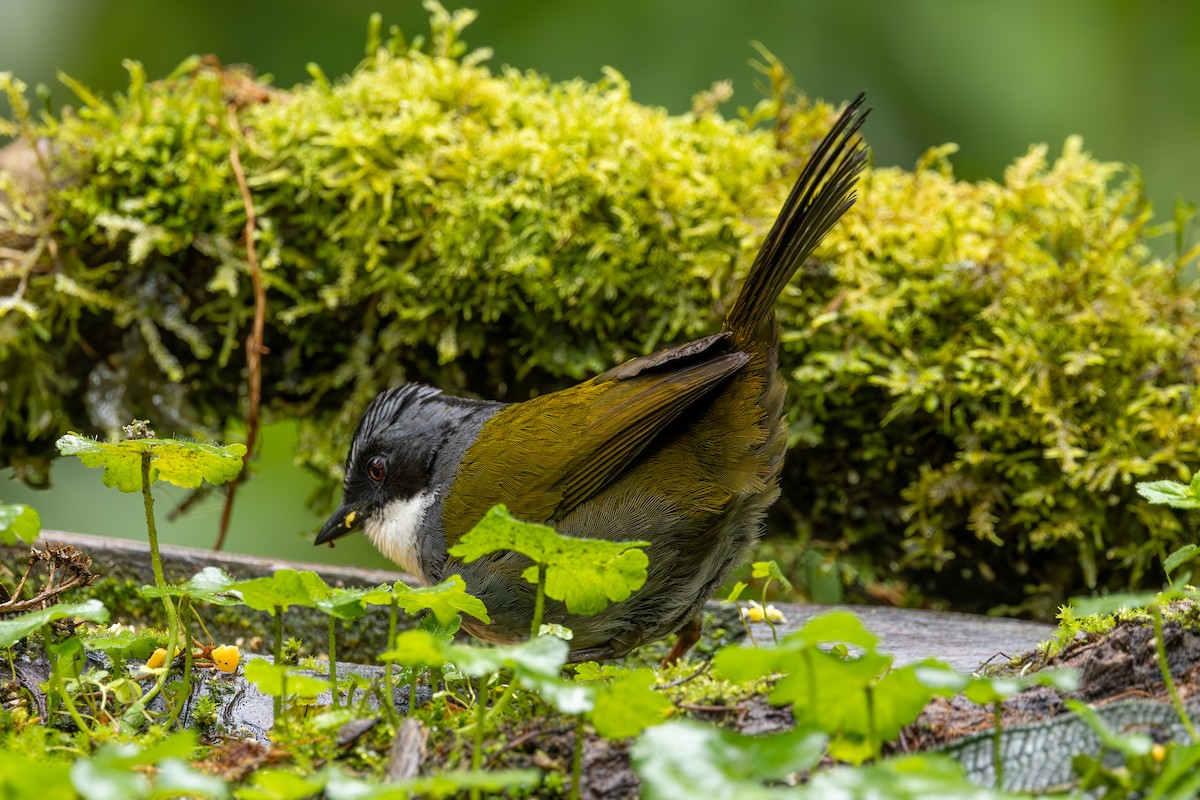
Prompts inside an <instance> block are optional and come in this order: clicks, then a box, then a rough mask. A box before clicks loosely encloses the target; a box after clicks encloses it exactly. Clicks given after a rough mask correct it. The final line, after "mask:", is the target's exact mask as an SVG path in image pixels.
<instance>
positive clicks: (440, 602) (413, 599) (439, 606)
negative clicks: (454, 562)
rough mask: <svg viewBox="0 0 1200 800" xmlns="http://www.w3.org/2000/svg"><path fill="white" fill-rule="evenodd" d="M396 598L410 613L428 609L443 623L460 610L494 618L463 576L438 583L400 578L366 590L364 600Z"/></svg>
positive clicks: (381, 601) (382, 601) (378, 601)
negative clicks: (414, 583) (469, 590)
mask: <svg viewBox="0 0 1200 800" xmlns="http://www.w3.org/2000/svg"><path fill="white" fill-rule="evenodd" d="M393 598H395V599H396V600H397V602H398V603H399V605H400V608H402V609H404V613H406V614H416V613H418V612H420V611H423V610H428V611H429V613H430V614H432V615H433V616H434V617H435V618H436V619H437V621H438V623H440V624H441V625H448V624H449V623H450V622H451V620H453V619H454V618H455V617H456V616H457V615H458V614H460V613H462V614H470V615H471V616H472V617H475V619H477V620H480V621H482V622H491V618H490V617H489V616H488V613H487V609H486V608H484V605H483V601H482V600H480V599H479V598H477V597H475V596H474V595H470V594H467V584H466V583H464V582H463V579H462V576H460V575H451V576H450V577H449V578H447V579H446V580H444V581H442V582H441V583H439V584H437V585H435V586H420V587H412V586H409V585H407V584H405V583H403V582H401V581H396V583H395V584H394V585H392V586H391V587H382V588H379V589H374V590H372V591H369V592H366V593H365V594H364V595H363V602H364V603H370V604H372V605H387V604H388V603H390V602H392V599H393Z"/></svg>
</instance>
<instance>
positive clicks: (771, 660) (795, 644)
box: [713, 611, 878, 683]
mask: <svg viewBox="0 0 1200 800" xmlns="http://www.w3.org/2000/svg"><path fill="white" fill-rule="evenodd" d="M877 642H878V637H876V636H875V634H873V633H871V632H870V631H868V630H867V629H866V628H865V627H863V624H862V622H861V621H860V620H859V619H858V617H856V616H855V615H854V614H852V613H851V612H849V611H830V612H828V613H825V614H820V615H818V616H816V617H813V618H812V619H810V620H809V621H808V622H807V623H805V625H804V627H802V628H800V629H799V630H797V631H793V632H792V633H790V634H788V635H787V636H785V637H784V638H783V639H781V640H780V642H779V645H778V646H777V647H773V648H769V649H768V648H758V647H738V646H730V647H726V648H724V649H723V650H721V651H720V652H719V653H717V655H716V657H715V658H714V659H713V667H714V668H715V670H716V671H717V672H718V673H719V674H721V675H723V676H724V677H726V678H728V679H729V680H731V681H735V682H738V683H745V682H747V681H752V680H756V679H758V678H762V677H764V676H766V675H770V674H772V673H775V672H787V671H789V669H790V665H791V664H793V663H794V662H795V660H796V658H797V654H798V653H802V652H804V651H806V650H809V649H811V648H815V647H817V646H818V645H822V644H849V645H854V646H856V647H860V648H862V649H863V650H865V651H866V652H873V651H874V648H875V644H876V643H877Z"/></svg>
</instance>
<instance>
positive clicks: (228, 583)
mask: <svg viewBox="0 0 1200 800" xmlns="http://www.w3.org/2000/svg"><path fill="white" fill-rule="evenodd" d="M235 583H237V581H235V580H234V579H233V578H232V577H230V575H229V573H228V572H226V571H225V570H223V569H221V568H220V567H205V568H204V569H202V570H200V571H199V572H197V573H196V574H195V575H193V576H192V577H191V578H189V579H188V580H186V581H184V582H183V583H179V584H175V585H173V586H143V587H142V588H141V593H142V596H143V597H188V598H191V599H192V600H200V601H203V602H205V603H212V604H214V605H221V606H233V605H239V604H241V602H242V601H241V600H240V599H239V598H238V597H237V596H236V595H233V594H231V592H230V590H231V589H232V588H233V586H234V584H235Z"/></svg>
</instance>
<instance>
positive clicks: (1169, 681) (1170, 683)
mask: <svg viewBox="0 0 1200 800" xmlns="http://www.w3.org/2000/svg"><path fill="white" fill-rule="evenodd" d="M1150 616H1151V618H1153V620H1154V649H1155V650H1156V651H1157V652H1158V668H1159V670H1160V671H1161V672H1162V676H1163V684H1164V685H1165V686H1166V687H1167V693H1168V694H1169V695H1171V703H1172V704H1174V706H1175V713H1176V714H1178V715H1179V721H1180V722H1182V723H1183V728H1184V730H1186V731H1187V732H1188V736H1191V737H1192V741H1193V742H1200V735H1198V734H1197V733H1196V726H1194V725H1193V724H1192V720H1191V718H1190V717H1188V715H1187V711H1185V710H1184V708H1183V700H1181V699H1180V697H1179V692H1178V691H1177V690H1176V688H1175V680H1174V678H1172V677H1171V666H1170V665H1169V664H1168V663H1167V642H1166V640H1165V639H1163V619H1162V610H1161V609H1160V608H1159V607H1158V603H1151V604H1150Z"/></svg>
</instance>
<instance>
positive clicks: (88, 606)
mask: <svg viewBox="0 0 1200 800" xmlns="http://www.w3.org/2000/svg"><path fill="white" fill-rule="evenodd" d="M67 617H78V618H80V619H86V620H87V621H88V622H108V609H107V608H105V607H104V604H103V603H101V602H100V601H99V600H96V599H92V600H85V601H83V602H82V603H60V604H58V605H56V606H50V608H44V609H42V610H41V611H30V612H28V613H26V614H22V615H20V616H18V617H9V618H8V619H0V647H8V646H9V645H12V644H16V643H17V642H19V641H20V640H22V639H24V638H25V637H26V636H28V635H29V634H31V633H33V632H34V631H36V630H37V629H38V628H40V627H42V626H43V625H45V624H46V623H47V622H52V621H54V620H56V619H66V618H67Z"/></svg>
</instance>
